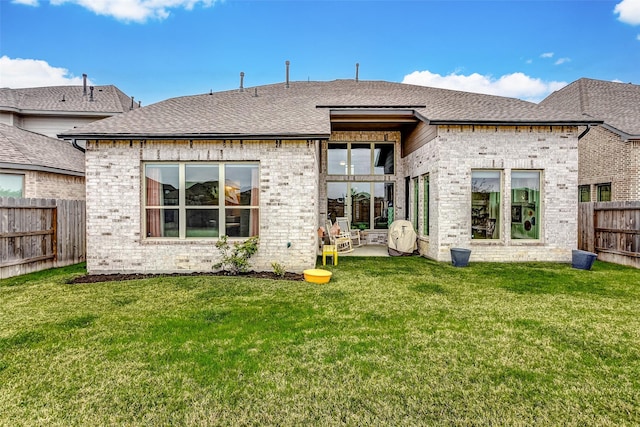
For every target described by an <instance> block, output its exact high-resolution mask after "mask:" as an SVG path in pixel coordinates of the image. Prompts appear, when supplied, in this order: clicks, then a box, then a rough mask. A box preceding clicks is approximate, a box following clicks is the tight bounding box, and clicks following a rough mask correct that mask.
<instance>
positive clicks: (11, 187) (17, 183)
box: [0, 173, 24, 197]
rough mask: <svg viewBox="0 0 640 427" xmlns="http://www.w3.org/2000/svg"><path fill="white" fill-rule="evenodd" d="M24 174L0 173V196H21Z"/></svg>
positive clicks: (22, 194)
mask: <svg viewBox="0 0 640 427" xmlns="http://www.w3.org/2000/svg"><path fill="white" fill-rule="evenodd" d="M23 191H24V175H18V174H12V173H0V197H23V196H24V193H23Z"/></svg>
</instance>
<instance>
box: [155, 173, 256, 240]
mask: <svg viewBox="0 0 640 427" xmlns="http://www.w3.org/2000/svg"><path fill="white" fill-rule="evenodd" d="M258 182H259V167H258V164H255V163H155V164H151V163H150V164H146V165H145V199H144V206H145V235H146V236H147V237H168V238H179V239H185V238H214V237H218V236H220V235H227V236H229V237H250V236H256V235H258V230H259V205H260V203H259V198H258V197H259V188H258V187H259V185H258ZM223 183H224V184H223Z"/></svg>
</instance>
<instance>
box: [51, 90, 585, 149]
mask: <svg viewBox="0 0 640 427" xmlns="http://www.w3.org/2000/svg"><path fill="white" fill-rule="evenodd" d="M335 110H342V111H344V110H357V111H359V112H362V111H363V110H365V111H369V112H373V111H378V112H380V111H387V112H393V111H400V110H402V111H406V110H410V111H411V112H412V113H413V114H414V115H415V117H416V118H418V119H420V120H423V121H425V122H428V123H432V124H445V123H472V124H483V123H484V124H503V123H510V124H568V123H583V124H584V123H585V121H586V119H585V118H584V117H583V116H582V115H580V114H575V113H570V112H569V113H567V112H565V113H558V112H556V111H554V110H551V109H549V108H545V107H540V106H538V105H537V104H533V103H530V102H526V101H522V100H519V99H514V98H505V97H499V96H492V95H482V94H476V93H468V92H459V91H453V90H447V89H436V88H430V87H424V86H414V85H408V84H403V83H391V82H383V81H355V80H335V81H331V82H291V83H289V85H286V84H285V83H278V84H271V85H265V86H258V87H254V88H249V89H244V90H240V89H236V90H230V91H223V92H213V93H210V94H203V95H194V96H185V97H179V98H172V99H168V100H166V101H162V102H158V103H156V104H152V105H150V106H147V107H144V108H141V109H138V110H135V111H131V112H129V113H126V114H123V115H119V116H115V117H110V118H108V119H105V120H100V121H97V122H94V123H90V124H87V125H85V126H82V127H79V128H77V129H74V130H71V131H68V132H65V133H64V134H61V135H60V136H61V137H75V138H87V139H90V138H97V137H103V138H119V137H124V138H126V137H129V138H136V137H141V138H154V137H155V138H171V137H188V138H196V139H197V138H230V139H232V138H240V137H245V138H246V137H278V138H288V137H290V138H294V137H308V138H311V137H328V136H329V135H330V134H331V120H330V114H331V111H335Z"/></svg>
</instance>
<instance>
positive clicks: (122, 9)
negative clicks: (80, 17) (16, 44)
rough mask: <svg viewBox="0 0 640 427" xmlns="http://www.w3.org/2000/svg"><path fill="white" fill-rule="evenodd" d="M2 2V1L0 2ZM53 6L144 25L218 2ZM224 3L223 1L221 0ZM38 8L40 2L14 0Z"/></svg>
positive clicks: (119, 0) (84, 0) (133, 0)
mask: <svg viewBox="0 0 640 427" xmlns="http://www.w3.org/2000/svg"><path fill="white" fill-rule="evenodd" d="M0 1H1V0H0ZM50 1H51V4H52V5H56V6H58V5H63V4H66V3H69V4H76V5H78V6H82V7H84V8H85V9H89V10H90V11H92V12H93V13H95V14H96V15H104V16H111V17H113V18H115V19H117V20H119V21H124V22H138V23H144V22H146V21H147V20H148V19H157V20H163V19H166V18H167V17H168V16H169V13H170V12H169V10H170V9H178V8H184V9H186V10H192V9H193V8H194V7H195V6H196V5H202V7H210V6H213V4H214V3H215V2H216V1H218V0H50ZM220 1H223V0H220ZM14 2H16V3H21V4H29V5H31V6H37V5H38V2H39V0H14Z"/></svg>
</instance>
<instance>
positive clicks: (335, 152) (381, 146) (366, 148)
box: [327, 142, 395, 175]
mask: <svg viewBox="0 0 640 427" xmlns="http://www.w3.org/2000/svg"><path fill="white" fill-rule="evenodd" d="M394 172H395V165H394V143H392V142H365V143H361V142H359V143H355V142H353V143H329V148H328V150H327V173H328V174H329V175H393V174H394Z"/></svg>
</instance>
